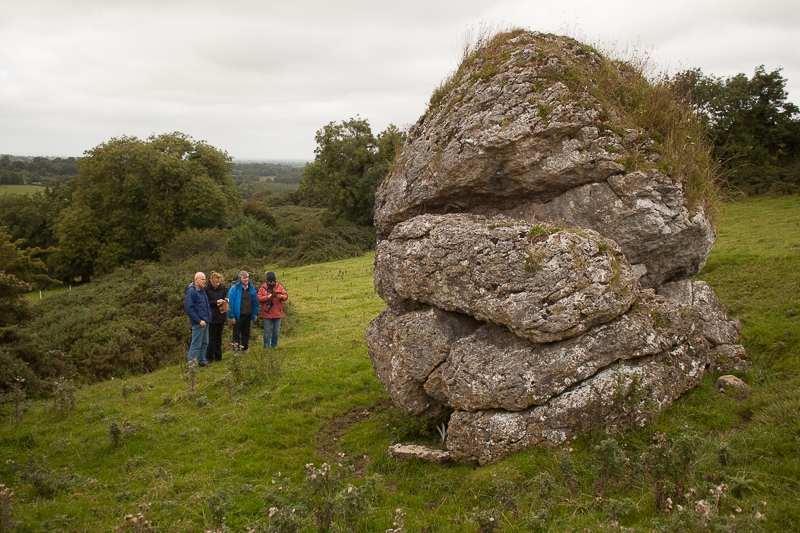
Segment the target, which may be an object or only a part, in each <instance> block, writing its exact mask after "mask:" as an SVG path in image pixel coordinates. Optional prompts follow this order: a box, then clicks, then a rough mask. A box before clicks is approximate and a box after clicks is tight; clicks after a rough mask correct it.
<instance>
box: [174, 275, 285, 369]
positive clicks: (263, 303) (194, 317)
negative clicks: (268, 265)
mask: <svg viewBox="0 0 800 533" xmlns="http://www.w3.org/2000/svg"><path fill="white" fill-rule="evenodd" d="M223 281H224V280H223V277H222V274H220V273H219V272H214V271H213V270H212V271H211V277H210V279H209V284H208V285H206V275H205V274H204V273H203V272H198V273H196V274H195V275H194V281H193V282H192V283H190V284H189V286H188V287H186V295H185V297H184V309H185V310H186V314H187V315H189V322H190V323H191V325H192V343H191V345H190V346H189V364H191V363H192V361H195V363H196V364H197V365H198V366H206V365H207V364H209V363H213V362H214V361H221V360H222V332H223V330H224V328H225V322H226V321H228V320H230V323H231V326H232V328H233V344H234V345H235V346H236V347H238V348H239V349H241V351H242V352H247V351H249V349H250V326H251V325H252V324H255V323H256V321H257V320H258V318H261V319H262V321H263V324H264V339H263V340H264V348H277V347H278V336H279V335H280V331H281V319H282V318H283V302H285V301H286V300H288V299H289V294H288V293H287V292H286V289H284V288H283V286H282V285H281V284H280V283H278V280H277V278H276V276H275V273H274V272H267V280H266V282H264V283H263V284H262V285H261V287H260V288H259V289H258V290H256V288H255V286H254V285H253V284H252V283H251V282H250V274H249V273H248V272H247V271H246V270H242V271H240V272H239V279H238V281H237V282H236V283H235V284H234V285H233V286H232V287H231V288H230V289H228V288H226V287H225V284H224V283H223Z"/></svg>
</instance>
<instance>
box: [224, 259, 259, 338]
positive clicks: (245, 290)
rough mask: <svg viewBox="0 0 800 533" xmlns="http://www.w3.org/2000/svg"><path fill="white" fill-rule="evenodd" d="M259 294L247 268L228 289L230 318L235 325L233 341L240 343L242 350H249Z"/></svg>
mask: <svg viewBox="0 0 800 533" xmlns="http://www.w3.org/2000/svg"><path fill="white" fill-rule="evenodd" d="M248 295H249V296H248ZM257 295H258V293H257V292H256V288H255V287H253V284H252V283H250V274H248V273H247V271H246V270H242V271H240V272H239V281H237V282H236V284H235V285H234V286H233V287H231V289H230V290H229V291H228V305H230V310H229V311H228V318H230V319H231V325H232V326H233V343H234V344H238V345H239V346H240V347H241V349H242V352H247V351H248V350H249V345H250V324H253V323H255V321H256V316H257V313H258V300H257V299H256V296H257Z"/></svg>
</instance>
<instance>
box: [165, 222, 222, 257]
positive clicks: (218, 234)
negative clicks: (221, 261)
mask: <svg viewBox="0 0 800 533" xmlns="http://www.w3.org/2000/svg"><path fill="white" fill-rule="evenodd" d="M227 238H228V232H227V231H225V230H221V229H216V228H212V229H197V228H189V229H187V230H184V231H182V232H181V233H179V234H178V235H177V236H176V237H175V238H174V239H172V240H171V241H170V242H169V244H167V245H166V246H165V248H164V251H163V252H162V253H161V260H162V261H167V262H170V261H180V260H183V259H187V258H189V257H193V256H197V255H202V254H208V253H209V251H211V250H217V251H221V250H224V248H225V242H226V241H227Z"/></svg>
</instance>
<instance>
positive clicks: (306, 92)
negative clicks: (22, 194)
mask: <svg viewBox="0 0 800 533" xmlns="http://www.w3.org/2000/svg"><path fill="white" fill-rule="evenodd" d="M511 26H515V27H523V28H526V29H531V30H538V31H543V32H552V33H557V34H567V35H570V36H572V37H576V38H580V39H581V40H583V41H584V42H587V43H589V44H593V45H600V46H599V48H601V49H606V50H608V49H611V48H613V49H616V50H618V51H621V50H625V49H633V48H635V49H637V50H639V51H640V52H639V53H640V55H641V54H642V53H645V54H649V55H650V56H651V57H652V58H653V60H654V63H655V64H657V65H658V66H659V69H658V70H662V71H668V72H675V71H678V70H684V69H687V68H694V67H699V68H701V69H702V70H703V72H704V73H706V74H713V75H715V76H732V75H735V74H738V73H745V74H747V75H748V77H750V76H752V74H753V71H754V69H755V67H757V66H759V65H762V64H763V65H764V66H765V68H766V69H767V70H768V71H771V70H773V69H776V68H779V67H782V68H783V77H784V78H785V79H786V80H788V83H787V89H788V91H789V98H790V100H791V101H793V102H794V103H796V104H800V2H798V1H797V0H760V1H758V2H756V1H753V0H750V1H742V0H691V1H689V0H672V1H663V0H660V1H658V2H656V1H651V0H606V1H603V2H599V1H597V0H572V1H571V0H564V1H561V2H557V1H554V0H523V1H499V0H497V1H495V0H401V1H397V0H394V1H382V0H371V1H362V0H316V1H304V0H281V1H274V0H252V1H251V0H213V1H205V0H187V1H184V0H0V154H12V155H29V156H33V155H44V156H62V157H66V156H80V155H82V154H83V152H84V151H85V150H89V149H91V148H93V147H95V146H97V145H99V144H101V143H103V142H106V141H108V140H109V139H111V138H112V137H121V136H135V137H139V138H141V139H144V138H147V137H148V136H149V135H151V134H161V133H170V132H174V131H180V132H183V133H186V134H188V135H191V136H192V137H194V138H195V139H197V140H205V141H207V142H208V143H209V144H211V145H213V146H215V147H217V148H219V149H222V150H225V151H227V152H228V153H229V154H230V155H231V156H232V157H234V158H235V159H237V160H247V159H273V160H276V159H304V160H312V159H313V158H314V148H315V147H316V143H315V141H314V135H315V133H316V131H317V130H318V129H320V128H321V127H322V126H324V125H326V124H327V123H329V122H332V121H341V120H343V119H349V118H351V117H355V116H359V117H361V118H366V119H368V120H369V122H370V125H371V126H372V130H373V133H375V134H377V133H379V132H380V131H382V130H383V129H384V128H386V126H388V125H389V124H395V125H397V126H398V127H406V126H408V125H410V124H413V123H414V122H416V120H417V119H418V118H419V117H420V115H422V114H423V113H424V111H425V107H426V103H427V102H428V100H429V98H430V95H431V93H432V92H433V90H434V89H435V88H436V86H437V85H438V84H439V83H440V82H441V81H442V80H443V79H444V78H445V77H446V76H447V75H448V74H449V73H451V72H452V71H453V70H454V69H455V68H456V67H457V63H458V59H459V57H460V54H461V50H462V49H463V46H464V43H465V40H466V39H467V38H468V37H467V36H468V35H470V34H472V35H474V34H477V33H479V32H480V31H481V29H482V28H486V27H490V28H508V27H511Z"/></svg>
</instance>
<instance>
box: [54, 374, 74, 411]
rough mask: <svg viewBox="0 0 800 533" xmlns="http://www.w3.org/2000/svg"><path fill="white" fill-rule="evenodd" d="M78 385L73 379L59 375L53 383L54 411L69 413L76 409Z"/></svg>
mask: <svg viewBox="0 0 800 533" xmlns="http://www.w3.org/2000/svg"><path fill="white" fill-rule="evenodd" d="M76 390H77V387H76V386H75V383H73V382H72V380H71V379H67V378H65V377H63V376H61V377H59V378H58V380H57V381H56V382H55V383H54V385H53V411H54V412H60V413H69V412H70V411H72V410H73V409H75V402H76V401H77V398H76V396H75V391H76Z"/></svg>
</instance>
